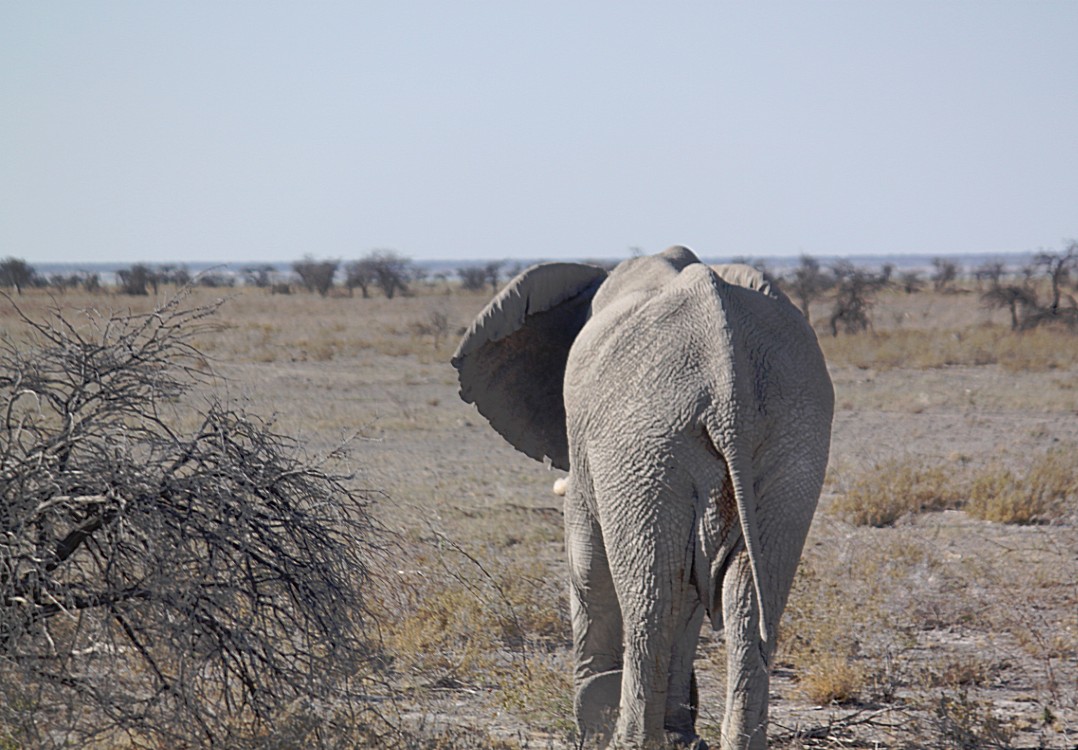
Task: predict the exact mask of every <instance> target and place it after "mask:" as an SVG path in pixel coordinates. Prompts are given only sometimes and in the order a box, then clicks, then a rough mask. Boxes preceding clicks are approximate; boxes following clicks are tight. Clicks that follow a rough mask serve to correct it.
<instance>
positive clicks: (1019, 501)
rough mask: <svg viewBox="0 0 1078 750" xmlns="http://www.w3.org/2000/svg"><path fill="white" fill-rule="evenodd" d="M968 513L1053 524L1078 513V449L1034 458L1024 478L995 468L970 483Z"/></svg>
mask: <svg viewBox="0 0 1078 750" xmlns="http://www.w3.org/2000/svg"><path fill="white" fill-rule="evenodd" d="M968 492H969V500H968V502H967V503H966V505H965V510H966V512H967V513H969V514H970V515H971V516H974V517H975V518H981V519H984V520H985V521H996V522H999V523H1018V524H1025V523H1050V522H1052V521H1058V520H1060V519H1062V518H1064V517H1066V516H1067V515H1068V514H1071V513H1074V512H1075V511H1076V510H1078V446H1067V447H1057V448H1053V449H1051V450H1049V451H1047V452H1046V453H1045V454H1044V455H1042V456H1039V457H1037V458H1035V459H1034V461H1033V463H1032V464H1031V465H1030V467H1029V469H1028V470H1027V471H1026V472H1025V474H1024V476H1019V475H1016V474H1015V472H1013V471H1011V469H1009V468H1006V467H1001V466H995V467H993V468H991V469H989V470H988V471H986V472H984V473H982V474H979V475H978V476H976V477H974V478H973V480H972V482H970V487H969V490H968Z"/></svg>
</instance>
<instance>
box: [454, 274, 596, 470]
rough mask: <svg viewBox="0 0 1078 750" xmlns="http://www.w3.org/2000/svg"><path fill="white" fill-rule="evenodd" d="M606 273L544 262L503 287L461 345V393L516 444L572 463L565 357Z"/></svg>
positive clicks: (564, 464)
mask: <svg viewBox="0 0 1078 750" xmlns="http://www.w3.org/2000/svg"><path fill="white" fill-rule="evenodd" d="M605 278H606V271H604V270H603V269H602V268H599V267H598V266H591V265H585V264H581V263H543V264H540V265H537V266H532V267H531V268H529V269H527V270H526V271H524V272H523V273H521V274H520V275H519V276H517V277H516V278H515V279H513V280H512V281H511V282H509V284H508V285H506V287H505V289H503V290H502V291H501V293H500V294H498V296H497V297H495V298H494V299H493V300H491V302H490V304H488V305H487V306H486V307H485V308H484V309H483V311H482V312H481V313H479V315H478V317H476V319H475V321H474V322H473V323H472V325H471V327H470V328H469V329H468V331H467V333H465V334H464V338H463V339H462V340H461V342H460V346H458V347H457V351H456V353H455V354H454V355H453V360H452V361H453V367H455V368H456V369H457V373H458V375H459V377H460V397H461V398H462V399H464V400H465V401H466V402H468V403H474V404H475V405H476V407H477V408H478V409H479V413H480V414H482V415H483V416H484V417H486V418H487V421H489V422H490V424H491V426H492V427H493V428H494V429H495V430H497V431H498V433H499V434H501V436H502V437H504V438H505V439H506V440H508V441H509V442H510V443H511V444H512V445H513V447H514V448H516V449H517V450H519V451H520V452H522V453H524V454H526V455H528V456H531V457H532V458H534V459H536V460H537V461H543V460H545V459H549V460H550V461H551V463H553V464H554V466H556V467H558V468H559V469H565V470H568V468H569V445H568V439H567V437H566V432H565V402H564V400H563V398H562V386H563V381H564V380H565V362H566V360H567V359H568V357H569V349H570V347H572V345H573V341H574V340H575V339H576V335H577V334H578V333H579V332H580V329H581V328H583V326H584V323H585V322H586V321H587V319H588V314H589V311H590V307H591V298H592V297H593V296H594V295H595V291H596V290H597V289H598V288H599V285H600V284H602V282H603V279H605Z"/></svg>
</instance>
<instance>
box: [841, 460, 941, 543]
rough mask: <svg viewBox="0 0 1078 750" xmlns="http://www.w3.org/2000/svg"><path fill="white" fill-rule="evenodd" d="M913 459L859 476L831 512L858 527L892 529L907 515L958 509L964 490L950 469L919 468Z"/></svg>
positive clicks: (889, 462)
mask: <svg viewBox="0 0 1078 750" xmlns="http://www.w3.org/2000/svg"><path fill="white" fill-rule="evenodd" d="M916 463H917V459H914V458H912V457H910V456H906V457H903V458H895V459H890V460H888V461H885V462H883V463H881V464H877V465H876V466H874V467H873V468H872V469H871V470H869V471H867V472H865V473H864V474H861V475H860V476H857V477H855V478H854V479H853V481H852V482H851V483H850V485H849V487H848V488H847V489H846V491H845V493H843V494H842V495H840V496H839V497H838V498H836V499H835V501H834V502H833V503H832V504H831V510H832V512H834V513H837V514H838V515H839V516H840V517H841V518H843V519H844V520H846V521H848V522H849V523H852V524H854V525H856V526H876V527H883V526H891V525H893V524H894V523H895V521H897V520H898V519H899V518H901V517H902V516H904V515H906V514H907V513H921V512H924V511H932V510H944V509H947V508H956V507H958V506H959V505H960V504H961V501H962V492H961V490H962V488H961V486H960V485H959V484H958V483H957V482H956V481H955V478H954V475H953V471H952V469H951V468H949V467H946V466H917V465H916Z"/></svg>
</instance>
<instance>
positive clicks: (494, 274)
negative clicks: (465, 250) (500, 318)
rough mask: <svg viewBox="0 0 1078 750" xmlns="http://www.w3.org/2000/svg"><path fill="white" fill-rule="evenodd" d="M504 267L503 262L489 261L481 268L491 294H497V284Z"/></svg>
mask: <svg viewBox="0 0 1078 750" xmlns="http://www.w3.org/2000/svg"><path fill="white" fill-rule="evenodd" d="M504 267H505V261H504V260H495V261H491V262H490V263H487V264H486V265H485V266H483V273H484V275H485V276H486V279H487V283H488V284H490V293H491V294H497V293H498V282H499V281H500V280H501V273H502V268H504Z"/></svg>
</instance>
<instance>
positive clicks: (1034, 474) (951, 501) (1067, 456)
mask: <svg viewBox="0 0 1078 750" xmlns="http://www.w3.org/2000/svg"><path fill="white" fill-rule="evenodd" d="M1076 457H1078V446H1074V445H1068V446H1059V447H1054V448H1051V449H1049V450H1047V451H1046V452H1044V453H1043V454H1041V455H1040V456H1036V457H1034V458H1033V461H1032V463H1031V464H1030V465H1029V468H1028V469H1027V470H1026V471H1025V472H1023V473H1016V472H1015V471H1014V470H1012V469H1011V468H1008V466H1004V465H1001V462H999V461H997V462H995V463H992V464H990V465H989V466H988V467H987V468H981V469H974V468H971V467H969V466H966V465H963V463H962V462H961V460H960V461H959V462H958V463H957V464H956V463H955V462H946V463H935V464H928V465H926V462H925V459H918V458H914V457H911V456H906V457H903V458H897V459H889V460H887V461H884V462H882V463H880V464H877V465H876V466H874V467H872V468H871V469H869V470H868V471H865V472H862V473H859V474H857V475H855V476H854V477H852V478H851V479H849V480H848V481H843V480H841V479H839V480H837V481H836V484H838V485H839V486H840V492H841V494H840V495H839V496H838V497H837V498H836V499H835V500H834V502H832V503H831V505H830V510H831V512H833V513H835V514H837V515H838V516H839V517H841V518H842V519H843V520H845V521H847V522H848V523H851V524H854V525H856V526H875V527H883V526H892V525H894V523H895V522H896V521H897V520H899V519H900V518H902V517H903V516H905V515H907V514H911V513H924V512H930V511H939V510H949V509H961V510H965V511H966V512H967V513H968V514H969V515H970V516H972V517H974V518H979V519H982V520H985V521H994V522H997V523H1008V524H1030V523H1053V522H1060V521H1063V520H1064V519H1067V518H1068V517H1072V516H1073V515H1074V514H1075V512H1076V511H1078V461H1076V460H1075V459H1076Z"/></svg>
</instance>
